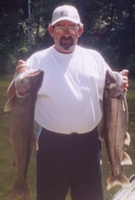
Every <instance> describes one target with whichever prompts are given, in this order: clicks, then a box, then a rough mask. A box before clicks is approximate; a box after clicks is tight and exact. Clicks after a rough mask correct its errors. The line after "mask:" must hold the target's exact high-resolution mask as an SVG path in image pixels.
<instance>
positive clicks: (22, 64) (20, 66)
mask: <svg viewBox="0 0 135 200" xmlns="http://www.w3.org/2000/svg"><path fill="white" fill-rule="evenodd" d="M26 69H27V65H26V62H25V61H24V60H19V61H18V63H17V67H16V71H15V72H16V74H15V75H17V74H19V73H21V72H24V71H25V70H26Z"/></svg>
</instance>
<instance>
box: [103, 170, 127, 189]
mask: <svg viewBox="0 0 135 200" xmlns="http://www.w3.org/2000/svg"><path fill="white" fill-rule="evenodd" d="M116 185H119V186H122V187H126V188H129V187H130V182H129V180H128V178H127V177H126V176H124V175H123V174H120V175H118V176H113V175H112V176H110V177H109V178H108V179H107V190H110V189H111V188H112V187H114V186H116Z"/></svg>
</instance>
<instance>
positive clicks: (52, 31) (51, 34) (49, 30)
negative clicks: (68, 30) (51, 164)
mask: <svg viewBox="0 0 135 200" xmlns="http://www.w3.org/2000/svg"><path fill="white" fill-rule="evenodd" d="M48 32H49V34H50V36H51V37H54V27H53V26H52V25H50V24H49V25H48Z"/></svg>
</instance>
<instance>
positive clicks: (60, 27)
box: [48, 20, 83, 53]
mask: <svg viewBox="0 0 135 200" xmlns="http://www.w3.org/2000/svg"><path fill="white" fill-rule="evenodd" d="M48 30H49V33H50V35H51V37H53V38H54V44H55V48H56V50H57V51H59V52H61V53H71V52H72V51H73V50H74V49H75V46H76V44H77V42H78V38H79V37H80V36H81V34H82V32H83V26H81V25H78V24H75V23H73V22H70V21H66V20H64V21H60V22H58V23H56V24H55V25H54V26H51V25H50V26H49V27H48Z"/></svg>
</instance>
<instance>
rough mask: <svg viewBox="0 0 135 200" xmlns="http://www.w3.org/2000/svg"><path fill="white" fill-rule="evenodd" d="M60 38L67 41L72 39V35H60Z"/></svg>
mask: <svg viewBox="0 0 135 200" xmlns="http://www.w3.org/2000/svg"><path fill="white" fill-rule="evenodd" d="M61 40H65V41H66V40H67V41H68V40H72V37H71V36H62V37H61Z"/></svg>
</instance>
